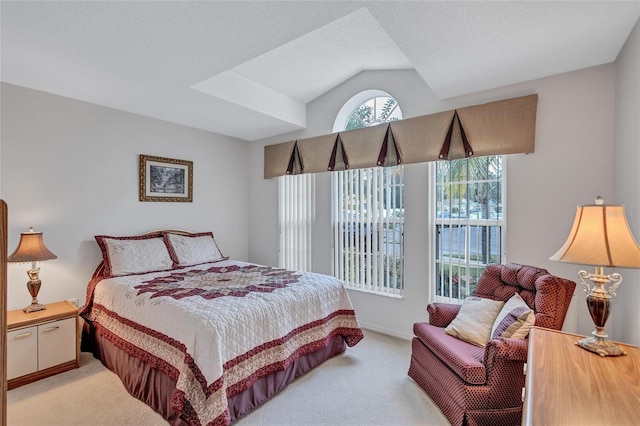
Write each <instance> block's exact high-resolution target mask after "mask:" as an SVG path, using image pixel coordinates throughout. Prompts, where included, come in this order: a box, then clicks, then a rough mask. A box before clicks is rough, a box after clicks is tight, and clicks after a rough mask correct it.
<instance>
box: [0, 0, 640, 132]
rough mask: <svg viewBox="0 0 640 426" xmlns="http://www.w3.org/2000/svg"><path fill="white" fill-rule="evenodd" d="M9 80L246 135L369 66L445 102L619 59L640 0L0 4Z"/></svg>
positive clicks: (290, 127) (276, 123) (271, 128)
mask: <svg viewBox="0 0 640 426" xmlns="http://www.w3.org/2000/svg"><path fill="white" fill-rule="evenodd" d="M1 7H2V9H1V27H0V31H1V40H2V46H1V47H2V50H1V54H2V57H1V59H2V62H1V69H0V72H1V73H0V78H1V80H2V81H5V82H8V83H12V84H16V85H20V86H25V87H29V88H33V89H37V90H42V91H45V92H50V93H54V94H58V95H62V96H67V97H70V98H74V99H79V100H83V101H87V102H92V103H95V104H99V105H104V106H108V107H112V108H117V109H120V110H124V111H128V112H133V113H137V114H141V115H145V116H149V117H154V118H158V119H162V120H167V121H170V122H175V123H179V124H184V125H187V126H191V127H195V128H200V129H205V130H209V131H213V132H217V133H220V134H224V135H229V136H233V137H237V138H241V139H246V140H256V139H260V138H265V137H270V136H275V135H278V134H283V133H288V132H291V131H294V130H298V129H301V128H304V126H305V123H306V105H307V103H308V102H310V101H312V100H313V99H315V98H317V97H318V96H320V95H322V94H323V93H326V92H327V91H329V90H331V89H332V88H334V87H336V86H338V85H340V84H341V83H343V82H344V81H346V80H348V79H349V78H351V77H353V76H355V75H356V74H358V73H360V72H362V71H365V70H389V69H415V70H416V72H417V73H418V74H419V75H420V76H421V77H422V79H423V80H424V81H425V83H426V84H427V85H428V86H429V87H430V88H431V90H432V91H433V92H434V94H435V95H436V96H437V97H439V98H442V99H445V98H450V97H455V96H460V95H464V94H468V93H474V92H479V91H482V90H487V89H492V88H495V87H500V86H505V85H509V84H513V83H518V82H522V81H528V80H532V79H536V78H541V77H546V76H549V75H553V74H558V73H562V72H567V71H573V70H577V69H582V68H587V67H591V66H595V65H600V64H604V63H609V62H613V61H615V59H616V56H617V55H618V53H619V51H620V49H621V48H622V46H623V44H624V42H625V40H626V39H627V37H628V35H629V33H630V32H631V30H632V29H633V26H634V25H635V23H636V22H637V21H638V18H639V17H640V0H635V1H591V2H583V1H532V2H523V1H506V2H489V1H487V2H481V1H474V2H452V1H173V2H168V1H142V2H133V1H130V2H112V1H104V2H103V1H75V2H58V1H45V2H34V1H29V2H22V1H16V2H12V1H4V0H3V1H2V3H1Z"/></svg>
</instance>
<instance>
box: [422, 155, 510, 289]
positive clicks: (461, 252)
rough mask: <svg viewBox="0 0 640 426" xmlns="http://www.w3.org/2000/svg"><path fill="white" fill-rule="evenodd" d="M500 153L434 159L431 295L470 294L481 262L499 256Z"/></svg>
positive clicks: (501, 239) (499, 258) (502, 227)
mask: <svg viewBox="0 0 640 426" xmlns="http://www.w3.org/2000/svg"><path fill="white" fill-rule="evenodd" d="M504 166H505V165H504V159H503V157H502V156H488V157H478V158H468V159H462V160H453V161H438V162H437V163H435V167H434V168H435V174H436V176H435V186H436V188H435V198H436V200H435V203H434V209H435V253H436V256H435V289H434V294H435V296H436V297H435V298H436V300H446V301H456V300H459V301H462V300H463V299H464V298H465V297H467V296H469V295H471V294H473V292H474V291H475V288H476V284H477V280H478V277H479V276H480V274H481V273H482V270H483V269H484V267H485V265H487V264H488V263H496V262H497V263H501V262H502V260H503V258H504V244H503V242H504V233H505V218H506V212H505V205H506V203H505V200H504V193H505V191H504V180H503V177H504V168H505V167H504Z"/></svg>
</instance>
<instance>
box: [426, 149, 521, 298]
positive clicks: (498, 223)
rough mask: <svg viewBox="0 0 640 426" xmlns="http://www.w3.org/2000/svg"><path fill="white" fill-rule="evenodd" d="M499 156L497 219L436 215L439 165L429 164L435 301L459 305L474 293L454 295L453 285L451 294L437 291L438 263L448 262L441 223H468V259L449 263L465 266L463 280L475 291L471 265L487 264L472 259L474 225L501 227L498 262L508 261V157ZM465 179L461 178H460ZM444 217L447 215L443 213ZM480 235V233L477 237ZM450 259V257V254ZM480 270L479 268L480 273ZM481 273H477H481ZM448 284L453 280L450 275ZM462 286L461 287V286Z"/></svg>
mask: <svg viewBox="0 0 640 426" xmlns="http://www.w3.org/2000/svg"><path fill="white" fill-rule="evenodd" d="M496 157H501V178H500V189H499V191H500V200H501V202H500V204H501V214H500V216H499V217H496V218H494V219H492V218H491V217H489V218H486V219H485V218H469V212H466V213H465V216H466V217H465V218H460V217H458V218H456V217H451V214H449V217H437V216H438V214H437V211H438V193H439V192H438V180H437V167H438V162H433V163H430V164H429V178H430V179H431V182H432V184H431V185H429V201H430V202H429V214H428V218H429V233H430V238H429V242H430V244H429V246H430V252H431V253H433V255H432V256H430V262H429V264H430V270H431V271H432V272H431V273H430V274H429V280H428V282H429V294H430V300H432V301H435V302H444V303H457V304H461V303H462V302H463V301H464V297H466V296H468V295H471V294H473V291H468V294H460V296H461V297H454V296H455V295H453V294H451V290H452V288H451V286H450V287H449V290H450V292H449V295H443V294H438V286H439V282H438V279H439V276H440V275H442V273H441V271H440V269H439V267H438V264H439V263H440V264H445V263H444V262H440V259H439V256H440V253H438V248H439V247H438V238H439V230H438V226H443V225H449V226H466V229H465V233H464V239H465V241H464V250H465V253H464V258H465V262H447V264H448V265H452V264H453V265H458V266H457V267H464V268H466V269H465V271H466V274H465V275H464V279H465V282H466V284H467V286H472V285H473V290H475V283H469V282H468V281H469V278H470V277H469V273H468V271H469V268H476V269H478V270H480V269H482V268H483V267H484V266H485V265H486V264H484V263H478V262H471V259H470V257H471V256H470V251H471V243H470V233H471V227H474V226H489V227H492V226H495V227H498V229H499V230H500V237H499V239H500V247H499V249H498V254H499V256H500V257H499V259H496V260H495V261H497V262H499V263H505V262H507V232H508V224H507V204H508V203H507V167H508V166H507V156H505V155H501V156H496ZM466 160H467V159H463V160H451V161H466ZM460 182H462V181H460ZM465 182H467V184H469V182H478V180H474V179H471V180H466V181H465ZM442 216H444V214H443V215H442ZM476 238H477V236H476ZM489 256H491V250H490V249H489ZM450 258H451V257H450ZM489 263H494V261H493V259H489ZM480 272H481V271H479V273H480ZM479 273H478V275H477V276H479ZM449 283H451V278H450V281H449ZM458 288H460V287H458Z"/></svg>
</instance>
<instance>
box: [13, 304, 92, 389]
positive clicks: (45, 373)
mask: <svg viewBox="0 0 640 426" xmlns="http://www.w3.org/2000/svg"><path fill="white" fill-rule="evenodd" d="M46 306H47V309H45V310H42V311H38V312H31V313H28V314H27V313H24V312H23V311H22V310H21V309H20V310H15V311H9V312H7V379H8V382H7V387H8V388H9V389H13V388H17V387H18V386H22V385H25V384H27V383H31V382H35V381H36V380H40V379H43V378H45V377H49V376H53V375H54V374H58V373H62V372H63V371H67V370H71V369H74V368H78V366H79V365H80V350H79V346H78V308H76V307H75V306H74V305H72V304H71V303H69V302H66V301H65V302H58V303H50V304H48V305H46Z"/></svg>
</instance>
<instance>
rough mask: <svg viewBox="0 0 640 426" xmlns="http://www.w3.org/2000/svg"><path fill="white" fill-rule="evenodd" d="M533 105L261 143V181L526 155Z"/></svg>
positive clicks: (529, 99)
mask: <svg viewBox="0 0 640 426" xmlns="http://www.w3.org/2000/svg"><path fill="white" fill-rule="evenodd" d="M537 105H538V95H529V96H523V97H519V98H513V99H507V100H503V101H497V102H491V103H487V104H483V105H475V106H470V107H465V108H458V109H455V110H451V111H444V112H439V113H436V114H429V115H423V116H420V117H414V118H408V119H405V120H400V121H392V122H390V123H385V124H380V125H377V126H372V127H366V128H362V129H355V130H348V131H344V132H338V133H332V134H328V135H323V136H316V137H312V138H306V139H299V140H296V141H289V142H284V143H280V144H276V145H267V146H265V147H264V177H265V179H268V178H272V177H277V176H282V175H286V174H300V173H317V172H323V171H334V170H346V169H356V168H366V167H375V166H392V165H397V164H410V163H420V162H426V161H437V160H441V159H444V160H454V159H458V158H465V157H470V156H472V155H473V156H485V155H502V154H516V153H532V152H534V149H535V127H536V110H537Z"/></svg>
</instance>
